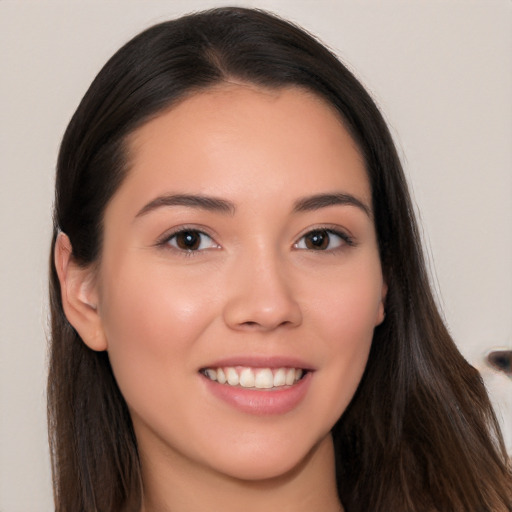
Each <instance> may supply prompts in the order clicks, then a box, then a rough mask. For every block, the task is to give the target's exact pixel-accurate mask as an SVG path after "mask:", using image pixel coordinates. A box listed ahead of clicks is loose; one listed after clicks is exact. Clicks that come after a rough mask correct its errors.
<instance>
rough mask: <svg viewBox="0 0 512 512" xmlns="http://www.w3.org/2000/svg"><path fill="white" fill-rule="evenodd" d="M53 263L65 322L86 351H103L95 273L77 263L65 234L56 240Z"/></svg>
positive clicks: (103, 343)
mask: <svg viewBox="0 0 512 512" xmlns="http://www.w3.org/2000/svg"><path fill="white" fill-rule="evenodd" d="M54 261H55V268H56V270H57V275H58V276H59V282H60V291H61V297H62V307H63V309H64V314H65V315H66V318H67V319H68V321H69V323H70V324H71V325H72V326H73V327H74V328H75V329H76V331H77V332H78V334H79V336H80V337H81V338H82V340H83V341H84V343H85V344H86V345H87V346H88V347H89V348H91V349H92V350H96V351H102V350H106V349H107V340H106V337H105V333H104V331H103V325H102V322H101V317H100V315H99V312H98V291H97V285H96V282H95V276H94V271H93V269H91V268H89V267H85V268H84V267H82V266H80V265H78V264H77V263H76V261H75V260H74V258H73V249H72V247H71V242H70V240H69V238H68V236H67V235H66V234H64V233H59V235H58V236H57V240H56V242H55V253H54Z"/></svg>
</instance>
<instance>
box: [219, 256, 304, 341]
mask: <svg viewBox="0 0 512 512" xmlns="http://www.w3.org/2000/svg"><path fill="white" fill-rule="evenodd" d="M234 267H235V268H232V269H231V272H230V279H229V283H228V287H227V290H226V291H227V300H226V303H225V306H224V321H225V323H226V324H227V325H228V326H229V327H230V328H232V329H235V330H253V331H254V330H256V331H261V332H264V331H272V330H274V329H277V328H278V327H297V326H299V325H300V324H301V323H302V311H301V307H300V305H299V302H298V301H297V298H296V297H295V296H294V293H293V284H294V283H293V276H292V275H291V273H290V272H289V270H288V271H287V269H286V268H285V267H286V265H285V263H284V262H281V261H280V260H279V258H278V257H276V256H272V255H268V256H265V255H264V254H260V255H256V256H254V255H253V257H243V256H241V257H240V258H239V260H238V262H237V263H236V264H235V265H234Z"/></svg>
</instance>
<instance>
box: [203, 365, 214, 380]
mask: <svg viewBox="0 0 512 512" xmlns="http://www.w3.org/2000/svg"><path fill="white" fill-rule="evenodd" d="M204 373H205V374H206V376H207V377H208V378H209V379H210V380H217V372H216V371H215V370H212V369H211V368H207V369H206V370H205V371H204Z"/></svg>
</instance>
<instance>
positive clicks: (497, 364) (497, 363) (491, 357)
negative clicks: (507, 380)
mask: <svg viewBox="0 0 512 512" xmlns="http://www.w3.org/2000/svg"><path fill="white" fill-rule="evenodd" d="M487 362H488V363H489V365H490V366H492V368H494V369H495V370H499V371H500V372H503V373H504V374H505V375H507V376H508V377H512V350H492V351H491V352H489V354H487Z"/></svg>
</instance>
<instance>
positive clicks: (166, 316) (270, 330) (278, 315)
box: [48, 8, 511, 512]
mask: <svg viewBox="0 0 512 512" xmlns="http://www.w3.org/2000/svg"><path fill="white" fill-rule="evenodd" d="M50 279H51V292H50V293H51V309H52V346H51V358H50V375H49V389H48V396H49V429H50V442H51V448H52V456H53V476H54V489H55V502H56V510H58V511H62V512H64V511H66V512H68V511H70V510H73V511H102V512H103V511H120V510H126V511H134V512H135V511H136V512H140V511H143V512H152V511H159V512H164V511H171V512H181V511H198V510H223V511H227V512H229V511H231V510H240V509H241V508H243V509H244V510H246V511H253V510H260V509H261V508H262V507H265V508H266V509H267V510H283V511H284V510H294V511H319V510H322V511H325V512H335V511H340V510H345V511H346V512H353V511H361V512H362V511H365V512H367V511H383V512H389V511H404V512H405V511H415V512H419V511H439V512H444V511H448V510H449V511H459V510H460V511H475V512H476V511H506V510H509V508H510V506H511V484H510V471H509V467H508V465H507V464H508V463H507V456H506V453H505V449H504V447H503V442H502V440H501V436H500V433H499V428H498V426H497V423H496V420H495V417H494V414H493V412H492V409H491V407H490V405H489V401H488V398H487V395H486V392H485V389H484V386H483V384H482V382H481V379H480V377H479V375H478V373H477V372H476V371H475V370H474V369H473V368H472V367H471V366H470V365H469V364H468V363H467V362H466V361H465V360H464V359H463V358H462V356H461V355H460V354H459V352H458V351H457V349H456V347H455V345H454V343H453V341H452V340H451V338H450V336H449V334H448V332H447V330H446V328H445V326H444V325H443V322H442V320H441V318H440V315H439V313H438V311H437V309H436V306H435V303H434V300H433V298H432V293H431V291H430V288H429V284H428V279H427V275H426V271H425V264H424V261H423V258H422V254H421V249H420V244H419V237H418V233H417V228H416V224H415V220H414V216H413V212H412V207H411V203H410V199H409V195H408V192H407V187H406V184H405V179H404V176H403V173H402V170H401V167H400V163H399V160H398V157H397V154H396V151H395V148H394V146H393V143H392V140H391V137H390V134H389V132H388V129H387V127H386V125H385V123H384V121H383V119H382V116H381V115H380V113H379V112H378V110H377V108H376V106H375V105H374V103H373V101H372V100H371V99H370V97H369V96H368V94H367V93H366V91H365V90H364V89H363V87H362V86H361V85H360V84H359V82H358V81H357V80H356V79H355V78H354V77H353V76H352V75H351V74H350V72H349V71H347V69H346V68H345V67H344V66H343V65H342V64H340V62H339V61H338V60H337V59H336V58H335V57H334V56H333V55H332V54H331V53H330V52H329V51H328V50H327V49H325V48H324V47H323V46H322V45H321V44H319V43H318V42H317V41H316V40H315V39H313V38H312V37H311V36H309V35H308V34H306V33H304V32H303V31H302V30H300V29H298V28H297V27H294V26H293V25H291V24H289V23H287V22H285V21H283V20H280V19H278V18H276V17H273V16H271V15H269V14H266V13H263V12H259V11H254V10H248V9H239V8H225V9H216V10H213V11H209V12H204V13H199V14H194V15H190V16H186V17H183V18H180V19H178V20H175V21H171V22H167V23H163V24H160V25H157V26H154V27H152V28H150V29H149V30H147V31H145V32H143V33H142V34H140V35H138V36H137V37H135V38H134V39H133V40H132V41H130V42H129V43H127V44H126V45H125V46H124V47H123V48H122V49H120V50H119V51H118V52H117V53H116V54H115V55H114V56H113V57H112V58H111V60H110V61H109V62H108V63H107V64H106V65H105V67H104V68H103V70H102V71H101V72H100V73H99V75H98V76H97V78H96V79H95V80H94V82H93V84H92V85H91V87H90V89H89V91H88V92H87V93H86V95H85V97H84V99H83V100H82V102H81V104H80V106H79V108H78V110H77V111H76V113H75V115H74V117H73V119H72V120H71V122H70V125H69V127H68V129H67V131H66V134H65V136H64V140H63V142H62V147H61V152H60V155H59V161H58V169H57V183H56V198H55V226H54V236H53V244H52V263H51V277H50Z"/></svg>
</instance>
